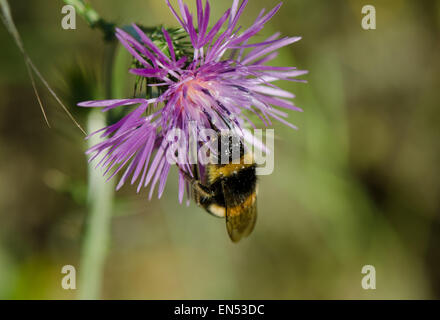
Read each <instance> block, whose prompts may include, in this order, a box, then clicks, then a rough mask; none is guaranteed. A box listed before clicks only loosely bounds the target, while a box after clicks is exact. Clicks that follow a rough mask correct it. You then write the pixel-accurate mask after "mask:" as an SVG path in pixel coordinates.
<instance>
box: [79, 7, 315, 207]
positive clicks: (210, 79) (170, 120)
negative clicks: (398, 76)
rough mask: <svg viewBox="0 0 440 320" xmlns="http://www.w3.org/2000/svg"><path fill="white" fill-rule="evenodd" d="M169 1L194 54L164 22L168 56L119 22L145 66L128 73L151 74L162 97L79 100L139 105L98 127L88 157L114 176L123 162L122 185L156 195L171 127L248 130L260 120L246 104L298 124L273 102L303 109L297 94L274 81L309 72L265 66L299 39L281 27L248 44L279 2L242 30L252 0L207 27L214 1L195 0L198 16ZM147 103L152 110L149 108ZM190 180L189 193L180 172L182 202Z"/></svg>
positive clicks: (266, 118) (121, 34)
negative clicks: (184, 50) (185, 52)
mask: <svg viewBox="0 0 440 320" xmlns="http://www.w3.org/2000/svg"><path fill="white" fill-rule="evenodd" d="M165 1H166V3H167V5H168V6H169V8H170V10H171V12H172V13H173V15H174V16H175V17H176V19H177V20H178V21H179V23H180V24H181V26H182V27H183V29H184V30H185V31H186V32H187V34H188V36H189V39H190V41H191V44H192V46H193V48H194V55H193V56H192V57H183V58H180V59H179V60H177V58H176V53H175V48H174V47H173V42H172V40H171V36H170V34H169V33H168V32H167V31H166V30H165V29H162V32H163V35H164V38H165V39H166V42H167V45H168V50H169V56H168V55H166V54H165V53H164V52H163V51H162V50H160V49H159V47H158V46H156V45H155V43H154V42H153V41H152V40H151V39H150V38H149V37H148V36H147V35H146V34H145V33H144V32H143V31H142V30H141V29H140V28H139V27H138V26H136V25H135V24H133V28H134V30H135V32H136V34H137V38H138V39H139V40H140V41H138V40H136V39H135V38H134V37H132V36H131V35H130V34H128V33H127V32H125V31H123V30H121V29H117V31H116V37H117V38H118V39H119V41H120V42H121V44H122V45H124V46H125V48H126V49H127V50H128V51H129V52H130V53H131V55H132V56H133V57H134V58H135V59H136V60H137V61H138V62H139V64H140V65H142V68H134V69H131V70H130V72H131V73H133V74H135V75H138V76H142V77H145V78H148V79H150V80H154V84H151V81H150V82H149V83H150V84H149V85H150V86H156V87H159V88H160V89H161V91H160V92H162V93H161V94H160V96H159V97H157V98H154V99H139V98H136V99H122V100H104V101H88V102H82V103H79V104H78V105H79V106H82V107H103V111H108V110H110V109H113V108H116V107H121V106H129V105H138V107H137V108H136V109H135V110H134V111H132V112H131V113H129V114H128V115H126V116H125V117H124V118H122V119H121V120H120V121H118V122H117V123H115V124H112V125H110V126H108V127H106V128H103V129H101V130H99V131H98V132H95V133H93V134H97V133H102V137H104V138H106V140H105V141H103V142H101V143H99V144H97V145H95V146H94V147H92V148H91V149H89V150H88V151H87V153H88V154H93V156H92V157H91V159H90V161H92V160H94V159H95V158H96V157H98V156H99V155H100V156H101V157H102V158H101V159H100V161H99V163H98V166H102V167H104V168H106V172H105V173H106V174H107V173H108V172H110V171H112V170H113V172H112V173H111V175H110V177H109V179H110V178H112V177H113V176H115V175H116V174H117V173H118V172H120V171H121V170H122V169H124V168H125V172H124V173H123V175H122V178H121V180H120V182H119V184H118V186H117V189H119V188H121V187H122V186H123V185H124V184H125V183H126V182H127V180H130V182H131V184H134V183H136V182H137V181H139V182H138V192H139V191H140V189H141V188H142V187H147V186H148V185H151V187H150V194H149V197H150V198H151V196H152V194H153V192H154V189H155V188H156V186H157V184H159V185H158V193H159V198H160V197H161V196H162V194H163V191H164V188H165V184H166V180H167V177H168V173H169V170H170V167H171V164H170V163H169V162H168V161H167V157H166V154H167V151H168V148H169V146H170V141H168V139H167V137H168V134H169V133H170V132H171V131H172V130H174V129H176V128H178V129H180V130H181V132H183V133H184V135H186V136H187V137H189V135H190V131H191V130H196V132H200V131H201V130H203V129H207V128H210V129H215V130H222V129H232V130H234V131H237V132H241V133H243V130H245V127H246V126H247V125H250V126H252V127H254V128H255V127H256V126H255V124H254V123H252V122H251V120H250V119H249V118H248V117H246V115H245V111H248V112H251V113H254V114H256V115H257V116H258V117H259V118H260V119H261V121H262V122H263V123H264V124H265V125H266V126H268V125H271V118H272V119H276V120H278V121H280V122H282V123H284V124H286V125H288V126H289V127H292V128H296V127H295V126H294V125H292V124H291V123H290V122H288V121H287V120H286V118H287V116H288V115H287V113H285V112H283V111H281V110H279V109H276V108H274V107H279V108H283V109H289V110H295V111H302V110H301V109H300V108H298V107H296V106H295V105H294V104H293V103H292V102H291V101H289V100H288V99H290V98H294V95H293V94H292V93H290V92H287V91H285V90H282V89H280V88H279V87H277V86H275V85H274V84H273V82H274V81H277V80H288V81H301V80H297V79H295V77H297V76H300V75H303V74H305V73H307V72H306V71H301V70H297V69H296V68H293V67H272V66H268V65H266V63H267V62H269V61H271V60H273V59H274V58H275V57H276V56H277V50H278V49H280V48H282V47H284V46H287V45H289V44H292V43H294V42H296V41H298V40H300V38H299V37H294V38H290V37H284V38H279V36H280V35H279V33H276V34H274V35H273V36H271V37H269V38H267V39H265V40H264V41H262V42H258V43H250V40H251V39H252V37H253V36H254V35H256V34H257V33H258V32H259V31H261V30H262V28H263V27H264V25H265V24H266V23H267V22H268V21H269V20H270V19H271V18H272V17H273V16H274V15H275V13H276V12H277V11H278V10H279V8H280V6H281V3H280V4H279V5H277V6H276V7H275V8H274V9H272V10H271V11H269V12H267V13H265V10H264V9H263V10H262V11H261V12H260V14H259V16H258V17H257V19H256V20H255V22H254V23H253V24H252V26H251V27H249V28H248V29H246V30H242V28H241V27H238V26H237V23H238V20H239V18H240V16H241V15H242V14H243V10H244V8H245V7H246V5H247V3H248V0H244V1H242V2H241V4H240V3H239V1H238V0H234V1H233V4H232V8H230V9H228V10H227V11H226V12H225V13H224V14H223V16H222V17H221V18H220V19H219V20H218V21H217V22H216V23H215V24H214V26H213V27H212V28H211V30H209V31H208V24H209V20H210V4H209V1H206V4H205V6H204V7H203V5H202V1H201V0H196V1H197V17H196V18H194V17H193V15H192V14H191V13H190V12H189V10H188V7H187V6H186V5H185V4H184V3H183V2H182V0H178V5H179V8H180V13H181V15H179V14H178V13H177V11H176V10H175V9H174V8H173V6H172V5H171V4H170V2H169V0H165ZM195 23H197V27H196V26H195ZM222 28H223V29H222ZM221 30H222V31H221ZM189 59H191V60H190V61H189ZM147 109H149V110H155V112H153V113H152V114H150V115H146V111H147ZM190 122H194V123H195V128H193V129H192V128H190V126H189V123H190ZM184 157H185V163H184V164H179V166H180V168H181V169H182V170H184V171H186V172H188V173H189V174H190V175H192V170H191V169H190V164H189V160H188V156H186V155H184ZM185 186H186V190H187V193H189V192H188V189H189V186H188V183H187V182H186V181H185V179H184V176H183V174H182V173H181V172H180V176H179V200H180V202H182V199H183V195H184V192H185Z"/></svg>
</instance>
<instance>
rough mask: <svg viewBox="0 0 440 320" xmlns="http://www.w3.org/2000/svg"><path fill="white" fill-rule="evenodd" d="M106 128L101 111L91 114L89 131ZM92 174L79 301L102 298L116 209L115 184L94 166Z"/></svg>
mask: <svg viewBox="0 0 440 320" xmlns="http://www.w3.org/2000/svg"><path fill="white" fill-rule="evenodd" d="M105 126H106V118H105V115H104V114H103V113H102V112H100V111H99V110H96V111H92V112H90V114H89V116H88V123H87V129H88V131H89V132H94V131H96V130H98V129H101V128H102V127H105ZM99 140H100V138H99V136H94V137H92V138H91V139H89V140H88V146H89V147H91V146H93V145H95V144H96V143H98V142H99ZM88 173H89V194H88V200H89V201H88V203H89V215H88V217H87V219H88V220H87V225H86V230H85V236H84V243H83V249H82V256H81V264H80V269H79V276H80V279H79V281H80V282H79V299H99V298H100V296H101V295H100V293H101V292H100V291H101V287H102V278H103V270H104V265H105V259H106V255H107V249H108V243H109V239H110V226H111V214H112V208H113V196H114V183H113V182H112V181H109V182H106V178H105V177H104V176H103V175H102V172H101V170H98V169H95V166H94V165H93V164H92V163H89V166H88Z"/></svg>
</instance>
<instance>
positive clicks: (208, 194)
mask: <svg viewBox="0 0 440 320" xmlns="http://www.w3.org/2000/svg"><path fill="white" fill-rule="evenodd" d="M179 170H180V172H181V173H182V175H183V176H184V178H185V179H186V180H187V181H188V182H189V183H190V184H191V187H192V188H193V189H194V190H195V191H196V194H199V195H200V196H201V197H203V198H208V199H209V198H212V196H213V193H212V191H211V190H210V189H209V188H208V187H207V186H205V185H203V184H202V183H200V181H199V180H196V179H194V178H193V177H191V176H190V175H189V174H188V173H186V172H185V171H183V170H182V169H180V168H179ZM196 200H197V199H196ZM199 201H200V199H199V200H198V202H199Z"/></svg>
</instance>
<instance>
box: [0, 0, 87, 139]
mask: <svg viewBox="0 0 440 320" xmlns="http://www.w3.org/2000/svg"><path fill="white" fill-rule="evenodd" d="M0 7H1V15H0V16H1V19H2V22H3V24H4V25H5V26H6V29H7V30H8V31H9V33H10V34H11V35H12V37H13V38H14V40H15V43H16V44H17V46H18V48H19V49H20V51H21V53H22V54H23V57H24V61H25V64H26V68H27V70H28V73H29V77H30V79H31V82H32V87H33V89H34V92H35V95H36V97H37V100H38V103H39V105H40V108H41V111H42V113H43V116H44V119H45V120H46V123H47V125H48V126H49V127H50V124H49V121H48V119H47V116H46V112H45V110H44V107H43V103H42V102H41V99H40V95H39V94H38V90H37V87H36V84H35V80H34V77H33V76H32V71H33V72H34V73H35V75H36V76H37V77H38V78H39V79H40V80H41V82H42V83H43V84H44V86H45V87H46V88H47V90H49V92H50V94H51V95H52V96H53V97H54V98H55V100H56V101H57V102H58V103H59V105H60V106H61V107H62V109H63V110H64V112H66V114H67V115H68V116H69V118H70V119H71V120H72V121H73V123H74V124H75V125H76V126H77V127H78V128H79V129H80V130H81V131H82V132H83V133H84V134H86V132H85V131H84V129H83V128H82V127H81V125H80V124H79V123H78V121H76V119H75V118H74V117H73V115H72V114H71V113H70V111H69V110H68V109H67V107H66V106H65V105H64V103H63V102H62V101H61V99H60V98H59V97H58V95H57V94H56V93H55V92H54V91H53V90H52V88H51V87H50V85H49V84H48V83H47V81H46V79H44V77H43V76H42V75H41V73H40V71H39V70H38V69H37V67H36V66H35V65H34V63H33V62H32V60H31V59H30V58H29V56H28V54H27V53H26V50H25V49H24V46H23V42H22V41H21V37H20V34H19V33H18V31H17V28H16V27H15V24H14V20H13V19H12V15H11V10H10V8H9V3H8V1H7V0H0Z"/></svg>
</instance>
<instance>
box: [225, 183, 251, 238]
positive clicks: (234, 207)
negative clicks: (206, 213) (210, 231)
mask: <svg viewBox="0 0 440 320" xmlns="http://www.w3.org/2000/svg"><path fill="white" fill-rule="evenodd" d="M223 195H224V198H225V204H226V228H227V229H228V234H229V237H230V238H231V240H232V241H233V242H238V241H240V240H241V239H242V238H243V237H247V236H248V235H250V234H251V233H252V231H253V230H254V227H255V222H256V221H257V194H256V192H254V193H252V195H250V196H249V197H248V198H247V199H245V201H237V200H236V195H234V194H232V193H231V192H230V190H229V189H228V188H225V186H224V184H223ZM240 202H241V203H240Z"/></svg>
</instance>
